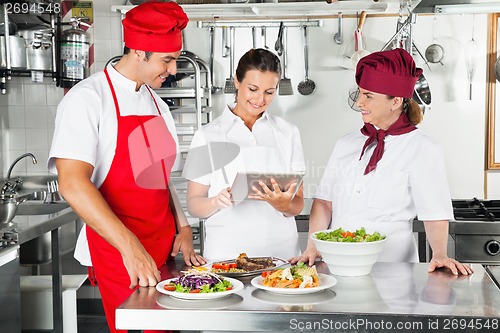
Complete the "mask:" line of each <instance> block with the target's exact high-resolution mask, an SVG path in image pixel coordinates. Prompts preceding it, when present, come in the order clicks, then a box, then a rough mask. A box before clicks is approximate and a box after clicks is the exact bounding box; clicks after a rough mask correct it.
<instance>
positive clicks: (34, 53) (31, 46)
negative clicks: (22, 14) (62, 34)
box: [20, 26, 53, 71]
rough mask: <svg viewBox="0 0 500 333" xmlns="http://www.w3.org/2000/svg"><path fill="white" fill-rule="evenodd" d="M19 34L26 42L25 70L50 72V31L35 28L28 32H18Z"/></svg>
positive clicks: (43, 27) (47, 28)
mask: <svg viewBox="0 0 500 333" xmlns="http://www.w3.org/2000/svg"><path fill="white" fill-rule="evenodd" d="M20 34H21V35H22V36H23V37H24V39H25V41H26V59H27V69H28V70H37V71H52V52H53V45H52V34H53V31H52V29H51V28H50V27H46V26H37V27H34V28H32V29H29V30H20Z"/></svg>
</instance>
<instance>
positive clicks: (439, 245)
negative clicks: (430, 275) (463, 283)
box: [424, 220, 473, 275]
mask: <svg viewBox="0 0 500 333" xmlns="http://www.w3.org/2000/svg"><path fill="white" fill-rule="evenodd" d="M424 228H425V234H426V235H427V240H428V241H429V245H430V246H431V249H432V259H431V262H430V264H429V272H433V271H434V270H435V269H436V268H440V267H447V268H449V269H450V270H451V272H452V273H453V274H455V275H458V274H459V273H460V274H463V275H470V274H472V273H473V270H472V268H470V267H469V266H467V265H464V264H461V263H459V262H458V261H456V260H455V259H452V258H449V257H448V255H447V254H446V248H447V244H448V228H449V223H448V220H429V221H424Z"/></svg>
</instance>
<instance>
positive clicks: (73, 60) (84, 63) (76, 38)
mask: <svg viewBox="0 0 500 333" xmlns="http://www.w3.org/2000/svg"><path fill="white" fill-rule="evenodd" d="M70 24H71V28H70V29H67V30H64V31H63V32H62V33H61V39H60V59H61V60H60V71H61V72H60V73H61V75H60V82H59V85H60V86H61V87H63V88H71V87H73V86H74V85H75V84H77V83H78V82H79V81H81V80H83V79H85V78H87V77H88V76H89V49H90V37H89V34H88V33H87V32H85V31H84V30H83V29H82V28H80V25H85V26H89V25H88V24H86V23H83V22H81V21H80V18H78V17H72V18H71V21H70Z"/></svg>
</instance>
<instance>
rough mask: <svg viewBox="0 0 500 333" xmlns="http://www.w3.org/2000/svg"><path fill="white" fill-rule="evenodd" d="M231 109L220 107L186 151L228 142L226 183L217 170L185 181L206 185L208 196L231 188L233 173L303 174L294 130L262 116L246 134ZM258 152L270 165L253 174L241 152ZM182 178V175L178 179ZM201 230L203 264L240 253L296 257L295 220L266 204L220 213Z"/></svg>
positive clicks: (244, 205)
mask: <svg viewBox="0 0 500 333" xmlns="http://www.w3.org/2000/svg"><path fill="white" fill-rule="evenodd" d="M234 107H235V105H234V104H233V105H228V106H226V108H225V109H224V111H223V113H222V115H221V116H220V117H218V118H216V119H215V120H214V121H212V122H210V123H209V124H207V125H205V126H203V127H202V128H201V129H200V130H198V131H197V132H196V134H195V135H194V137H193V140H192V143H191V149H193V148H196V147H200V146H203V145H206V144H207V142H232V143H235V144H237V145H239V146H240V148H241V151H240V154H239V155H238V156H237V157H236V158H235V159H234V160H233V161H232V162H230V163H229V164H227V165H226V166H225V167H224V171H225V173H226V175H227V179H228V183H226V182H225V179H224V176H223V173H222V169H218V170H214V171H211V170H207V173H206V175H204V176H200V177H197V178H195V179H188V180H192V181H194V182H196V183H199V184H203V185H208V186H209V191H208V196H209V197H212V196H215V195H217V194H218V193H219V192H220V191H221V190H222V189H224V188H227V187H231V184H232V183H233V180H234V178H235V177H236V174H237V172H238V171H240V172H242V171H260V172H273V171H274V172H292V171H305V161H304V154H303V151H302V144H301V141H300V133H299V130H298V128H297V127H296V126H295V125H293V124H291V123H289V122H288V121H286V120H284V119H282V118H280V117H276V116H273V115H270V114H268V113H267V112H264V114H263V115H262V117H261V118H259V119H258V120H257V121H256V122H255V124H254V125H253V127H252V130H251V131H250V130H249V129H248V127H246V125H245V124H244V122H243V120H242V119H241V118H240V117H238V116H236V115H234V114H233V113H232V112H231V109H233V108H234ZM261 148H263V149H262V152H263V153H262V154H265V155H267V157H268V159H267V161H269V162H270V165H266V166H265V169H266V170H256V169H255V167H254V166H253V165H252V163H251V161H248V160H246V159H245V154H244V151H245V150H247V149H261ZM273 152H275V154H273ZM259 155H261V154H259ZM271 155H275V156H271ZM254 156H255V155H254ZM207 165H209V161H207ZM254 165H257V164H254ZM259 167H262V165H260V166H259ZM185 171H186V170H185ZM187 174H188V173H186V172H185V173H184V176H186V175H187ZM236 212H238V213H236ZM233 214H236V215H233ZM259 225H260V227H259ZM205 228H206V240H205V248H204V253H203V254H204V256H205V257H206V258H208V259H214V260H219V259H229V258H235V257H237V256H238V255H239V254H240V253H242V252H246V253H247V255H248V256H276V257H282V258H285V259H289V258H290V257H292V256H295V255H297V254H298V253H299V246H298V234H297V227H296V224H295V219H294V218H293V217H285V216H284V215H283V214H282V213H280V212H278V211H276V210H275V209H274V208H273V207H272V206H271V205H269V204H268V203H266V202H262V201H244V202H242V203H239V204H238V205H235V206H233V207H229V208H225V209H221V210H219V211H217V212H216V213H215V214H213V215H212V216H210V217H209V218H208V219H207V220H206V222H205ZM276 230H279V232H275V231H276ZM222 234H223V235H224V243H216V242H217V240H218V238H217V236H218V235H222Z"/></svg>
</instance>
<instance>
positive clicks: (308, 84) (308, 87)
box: [297, 25, 316, 95]
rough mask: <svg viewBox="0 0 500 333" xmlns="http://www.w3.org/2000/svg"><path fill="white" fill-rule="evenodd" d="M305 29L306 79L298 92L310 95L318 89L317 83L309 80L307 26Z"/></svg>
mask: <svg viewBox="0 0 500 333" xmlns="http://www.w3.org/2000/svg"><path fill="white" fill-rule="evenodd" d="M303 29H304V69H305V78H304V80H302V81H301V82H299V85H298V86H297V90H298V91H299V93H300V94H301V95H310V94H312V93H313V92H314V90H315V89H316V83H315V82H314V81H313V80H311V79H309V57H308V53H309V52H308V47H307V26H306V25H305V26H304V27H303Z"/></svg>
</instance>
